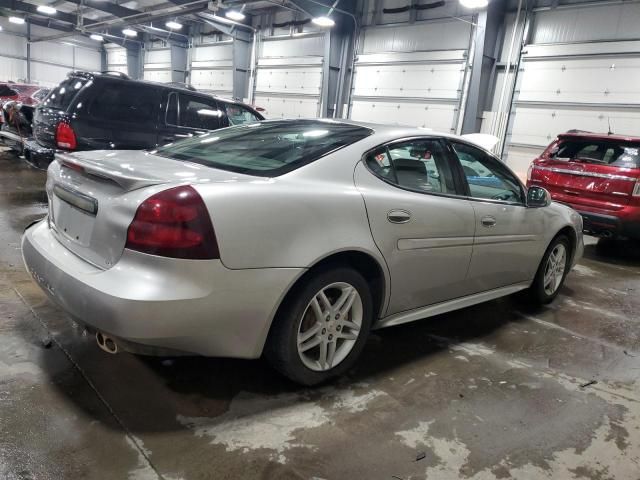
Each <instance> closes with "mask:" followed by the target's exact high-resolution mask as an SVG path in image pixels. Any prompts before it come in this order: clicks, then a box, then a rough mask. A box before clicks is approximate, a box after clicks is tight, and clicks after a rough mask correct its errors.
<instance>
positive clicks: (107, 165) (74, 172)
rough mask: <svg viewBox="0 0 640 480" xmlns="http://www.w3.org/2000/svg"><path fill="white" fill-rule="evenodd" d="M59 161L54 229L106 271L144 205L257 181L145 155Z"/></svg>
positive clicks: (53, 181)
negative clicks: (194, 188) (179, 192)
mask: <svg viewBox="0 0 640 480" xmlns="http://www.w3.org/2000/svg"><path fill="white" fill-rule="evenodd" d="M56 160H57V161H55V162H53V163H52V164H51V166H50V167H49V173H48V178H47V195H48V198H49V221H50V226H51V228H52V230H53V232H54V235H55V236H56V238H57V239H58V240H59V241H60V242H61V243H62V244H63V245H65V246H66V247H67V248H68V249H69V250H70V251H71V252H73V253H74V254H75V255H77V256H79V257H81V258H83V259H84V260H86V261H88V262H90V263H92V264H94V265H96V266H98V267H100V268H110V267H111V266H113V265H114V264H115V263H116V262H117V261H118V259H119V258H120V256H121V255H122V251H123V249H124V247H125V244H126V237H127V229H128V227H129V225H130V224H131V221H132V220H133V217H134V215H135V212H136V210H137V208H138V206H139V205H140V204H141V203H142V202H143V201H144V200H145V199H146V198H148V197H150V196H151V195H153V194H154V193H157V192H158V191H160V190H163V189H165V188H170V187H171V186H175V185H179V184H196V185H197V184H199V183H207V184H211V183H216V182H242V181H253V180H255V179H256V177H253V176H249V175H241V174H238V173H233V172H227V171H223V170H217V169H212V168H209V167H205V166H202V165H196V164H191V163H189V162H184V161H178V160H172V159H168V158H164V157H159V156H155V155H152V154H150V153H146V152H142V151H94V152H78V153H73V154H59V155H57V157H56Z"/></svg>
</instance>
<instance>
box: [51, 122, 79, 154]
mask: <svg viewBox="0 0 640 480" xmlns="http://www.w3.org/2000/svg"><path fill="white" fill-rule="evenodd" d="M56 145H58V147H59V148H64V149H65V150H75V149H76V147H77V146H78V144H77V143H76V134H75V132H74V131H73V128H71V125H69V124H68V123H64V122H60V123H59V124H58V126H57V127H56Z"/></svg>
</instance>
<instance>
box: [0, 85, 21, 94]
mask: <svg viewBox="0 0 640 480" xmlns="http://www.w3.org/2000/svg"><path fill="white" fill-rule="evenodd" d="M16 95H18V92H16V91H15V90H14V89H13V88H9V87H8V86H7V85H0V97H15V96H16Z"/></svg>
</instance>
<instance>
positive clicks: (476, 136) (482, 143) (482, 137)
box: [460, 133, 500, 150]
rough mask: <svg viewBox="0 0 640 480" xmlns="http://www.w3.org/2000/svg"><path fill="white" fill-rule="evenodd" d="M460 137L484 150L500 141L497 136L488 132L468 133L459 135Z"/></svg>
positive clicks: (489, 148)
mask: <svg viewBox="0 0 640 480" xmlns="http://www.w3.org/2000/svg"><path fill="white" fill-rule="evenodd" d="M460 138H462V139H464V140H466V141H467V142H469V143H473V144H474V145H477V146H479V147H481V148H484V149H485V150H491V149H492V148H493V147H495V146H496V145H497V144H498V142H499V141H500V139H499V138H498V137H496V136H495V135H489V134H488V133H468V134H467V135H461V136H460Z"/></svg>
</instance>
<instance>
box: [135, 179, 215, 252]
mask: <svg viewBox="0 0 640 480" xmlns="http://www.w3.org/2000/svg"><path fill="white" fill-rule="evenodd" d="M125 248H128V249H130V250H136V251H138V252H143V253H148V254H150V255H159V256H162V257H172V258H186V259H194V260H202V259H213V258H220V252H219V250H218V242H217V240H216V235H215V232H214V230H213V225H212V224H211V218H210V217H209V212H208V211H207V207H206V206H205V204H204V202H203V201H202V197H200V195H199V194H198V192H196V191H195V189H194V188H193V187H191V186H181V187H175V188H170V189H168V190H164V191H162V192H160V193H156V194H155V195H153V196H151V197H149V198H147V199H146V200H145V201H144V202H142V204H141V205H140V206H139V207H138V210H137V211H136V215H135V217H134V219H133V221H132V222H131V225H129V229H128V230H127V244H126V246H125Z"/></svg>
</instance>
